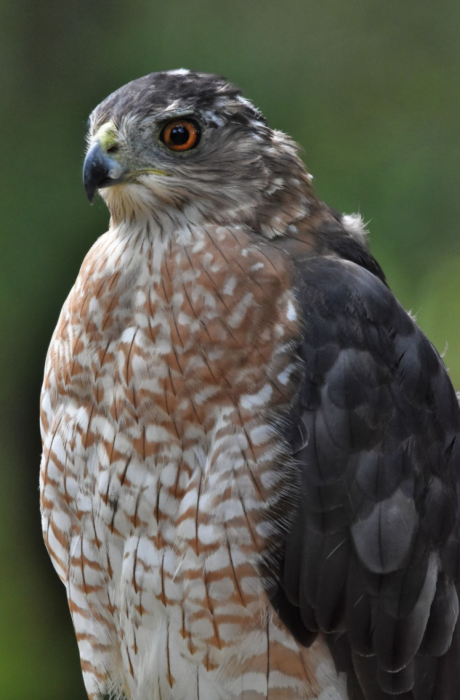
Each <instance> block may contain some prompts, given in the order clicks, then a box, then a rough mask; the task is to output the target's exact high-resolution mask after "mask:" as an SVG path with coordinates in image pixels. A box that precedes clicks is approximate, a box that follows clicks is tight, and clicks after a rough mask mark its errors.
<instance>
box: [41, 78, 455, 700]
mask: <svg viewBox="0 0 460 700" xmlns="http://www.w3.org/2000/svg"><path fill="white" fill-rule="evenodd" d="M84 182H85V187H86V191H87V194H88V196H89V198H90V199H91V200H92V198H93V196H94V194H95V192H96V190H98V189H99V190H100V194H101V196H102V197H103V199H104V200H105V202H106V203H107V206H108V208H109V210H110V214H111V219H110V228H109V231H108V232H107V233H106V234H105V235H104V236H102V237H101V238H100V239H99V240H98V241H97V242H96V243H95V245H94V246H93V248H92V249H91V250H90V252H89V253H88V255H87V257H86V259H85V261H84V262H83V266H82V268H81V271H80V274H79V275H78V278H77V281H76V283H75V285H74V287H73V289H72V291H71V293H70V295H69V297H68V299H67V301H66V303H65V305H64V307H63V310H62V313H61V316H60V319H59V322H58V325H57V328H56V331H55V333H54V336H53V339H52V342H51V346H50V350H49V353H48V358H47V362H46V370H45V380H44V385H43V393H42V413H41V418H42V434H43V445H44V452H43V460H42V466H41V504H42V513H43V530H44V536H45V540H46V544H47V547H48V550H49V552H50V555H51V557H52V560H53V563H54V566H55V567H56V569H57V571H58V573H59V575H60V577H61V579H62V581H63V582H64V584H65V586H66V589H67V595H68V599H69V605H70V610H71V613H72V619H73V624H74V626H75V631H76V634H77V639H78V645H79V650H80V656H81V663H82V668H83V674H84V680H85V684H86V689H87V692H88V695H89V697H90V698H91V699H92V700H96V699H99V698H102V697H103V696H104V694H110V693H113V697H117V698H118V697H126V698H128V699H130V700H200V699H201V700H220V699H226V700H231V699H235V700H243V699H244V700H261V699H262V698H265V699H266V700H268V699H269V700H296V699H300V698H304V699H305V698H309V699H312V698H316V699H321V700H334V699H335V700H337V699H339V698H341V699H344V698H353V699H354V700H363V699H364V698H365V699H366V700H384V699H385V698H390V697H394V696H396V697H397V698H399V699H400V700H454V699H456V700H458V697H459V696H460V682H459V681H460V648H459V641H460V624H458V623H457V618H458V610H459V604H458V597H457V587H458V581H459V567H460V556H459V553H460V550H459V540H458V527H459V523H458V503H457V501H458V497H457V489H458V483H459V476H458V474H459V468H460V454H459V450H460V441H459V440H458V439H457V438H458V434H459V428H460V417H459V407H458V403H457V400H456V396H455V392H454V390H453V388H452V386H451V383H450V381H449V378H448V376H447V374H446V370H445V368H444V366H443V363H442V361H441V359H440V357H439V355H438V354H437V352H436V351H435V350H434V348H433V347H432V345H431V344H430V343H429V341H428V340H427V339H426V338H425V336H424V335H423V334H422V333H421V331H420V330H419V329H418V328H417V326H416V325H415V323H414V322H413V320H412V319H411V318H410V317H409V316H408V315H407V314H406V313H405V311H404V310H403V309H402V308H401V306H400V305H399V304H398V302H397V301H396V299H395V298H394V296H393V295H392V293H391V291H390V290H389V288H388V286H387V285H386V282H385V277H384V275H383V273H382V270H381V268H380V267H379V265H378V263H377V262H376V261H375V260H374V259H373V258H372V256H371V255H370V253H369V252H368V250H367V247H366V242H365V233H364V231H363V227H362V224H361V221H360V219H359V217H356V216H354V217H353V216H342V215H341V214H338V213H336V212H335V211H333V210H332V209H330V208H329V207H328V206H326V205H325V204H323V203H322V202H321V201H319V200H318V199H317V197H316V196H315V193H314V191H313V189H312V185H311V178H310V176H309V175H308V173H307V172H306V170H305V167H304V165H303V163H302V161H301V160H300V159H299V157H298V155H297V148H296V146H295V145H294V143H293V142H292V141H291V140H290V139H289V138H288V137H287V136H285V135H284V134H282V133H280V132H278V131H273V130H272V129H271V128H270V127H269V126H268V125H267V123H266V121H265V119H264V118H263V116H262V115H261V114H260V112H259V111H258V110H257V109H255V107H254V106H253V105H252V104H251V103H250V102H248V101H247V100H246V99H244V98H243V97H241V94H240V92H239V90H238V89H237V88H235V87H234V86H232V85H230V84H229V83H227V81H226V80H224V79H223V78H220V77H217V76H213V75H205V74H201V73H193V72H189V71H185V70H179V71H171V72H166V73H154V74H151V75H148V76H146V77H144V78H140V79H139V80H135V81H134V82H132V83H129V84H128V85H126V86H124V87H122V88H121V89H119V90H117V91H116V92H115V93H113V94H112V95H110V96H109V97H108V98H107V99H106V100H104V101H103V102H102V103H101V104H100V105H99V106H98V107H97V108H96V109H95V111H94V112H93V114H92V115H91V125H90V133H89V148H88V153H87V156H86V160H85V165H84Z"/></svg>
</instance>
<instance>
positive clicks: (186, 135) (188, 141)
mask: <svg viewBox="0 0 460 700" xmlns="http://www.w3.org/2000/svg"><path fill="white" fill-rule="evenodd" d="M160 138H161V140H162V141H163V143H164V144H165V146H167V147H168V148H170V149H171V150H172V151H189V150H190V149H191V148H195V146H197V145H198V142H199V140H200V127H199V126H198V124H197V123H196V122H191V121H189V120H188V119H174V121H172V122H169V124H166V126H165V127H164V128H163V131H162V132H161V135H160Z"/></svg>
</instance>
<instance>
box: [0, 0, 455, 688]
mask: <svg viewBox="0 0 460 700" xmlns="http://www.w3.org/2000/svg"><path fill="white" fill-rule="evenodd" d="M459 27H460V4H459V3H458V2H455V1H454V0H438V2H436V3H435V4H434V3H433V2H432V0H404V2H401V1H400V0H387V1H386V2H382V1H381V0H346V1H345V2H344V0H322V1H321V2H320V1H318V0H264V1H263V2H262V1H261V0H231V2H223V1H219V0H168V1H167V2H161V3H160V2H158V0H132V1H131V2H126V0H110V1H109V0H78V2H76V1H73V2H70V0H41V1H39V2H37V0H15V2H14V3H13V2H7V0H0V90H1V93H0V94H1V104H2V107H1V114H0V133H1V151H0V153H1V156H2V160H1V168H0V201H1V216H0V243H1V258H0V259H1V263H2V271H1V275H0V304H1V306H0V313H1V343H0V353H1V368H2V376H1V384H0V387H1V405H0V408H1V412H2V415H1V421H0V441H1V452H0V454H1V460H2V467H1V469H0V480H1V481H0V555H1V559H0V561H1V570H0V697H1V698H5V699H6V698H8V700H31V698H33V699H34V700H58V699H59V700H62V699H63V698H65V700H83V698H84V697H85V694H84V690H83V684H82V681H81V678H80V670H79V664H78V656H77V649H76V644H75V641H74V638H73V632H72V628H71V622H70V616H69V614H68V610H67V605H66V601H65V595H64V589H63V587H62V585H61V584H60V583H59V581H58V579H57V577H56V576H55V574H54V571H53V570H52V568H51V565H50V563H49V561H48V558H47V555H46V553H45V550H44V547H43V544H42V540H41V532H40V523H39V512H38V492H37V484H38V466H39V460H40V440H39V432H38V395H39V390H40V384H41V379H42V372H43V363H44V358H45V353H46V349H47V345H48V342H49V338H50V336H51V333H52V331H53V328H54V325H55V323H56V320H57V317H58V314H59V310H60V308H61V305H62V303H63V301H64V299H65V296H66V294H67V293H68V290H69V289H70V287H71V285H72V284H73V281H74V279H75V276H76V274H77V272H78V269H79V266H80V263H81V261H82V258H83V256H84V254H85V252H86V251H87V249H88V248H89V247H90V246H91V244H92V243H93V241H94V240H95V239H96V237H97V236H98V235H100V234H101V233H102V232H103V231H104V230H105V228H106V226H107V220H108V217H107V212H106V210H105V208H104V206H103V204H102V202H101V201H100V200H98V201H97V202H96V204H95V206H94V207H93V208H91V207H89V205H88V202H87V201H86V199H85V196H84V192H83V189H82V186H81V182H80V171H81V165H82V157H83V148H84V132H85V123H86V118H87V115H88V113H89V112H90V111H91V109H92V108H93V107H94V106H95V105H96V104H97V103H98V102H99V101H100V100H101V99H102V98H103V97H105V96H106V95H107V94H108V93H109V92H111V91H112V90H114V89H115V88H117V87H119V86H120V85H122V84H123V83H124V82H126V81H128V80H131V79H133V78H136V77H139V76H140V75H143V74H145V73H149V72H151V71H154V70H161V69H168V68H178V67H188V68H194V69H198V70H204V71H210V72H216V73H221V74H223V75H226V76H227V77H228V78H229V79H230V80H232V81H233V82H236V83H238V84H239V85H241V86H242V87H243V88H244V91H245V94H246V95H247V96H248V97H250V98H252V99H253V100H254V101H255V103H256V104H257V105H258V106H259V107H260V108H261V109H262V111H263V112H264V113H265V114H266V116H267V117H268V119H269V121H270V123H271V124H272V125H273V126H275V127H277V128H279V129H282V130H284V131H287V132H289V133H290V134H291V135H292V136H293V137H294V138H295V139H296V140H297V141H299V142H300V143H302V145H303V147H304V149H305V159H306V162H307V163H308V166H309V169H310V171H311V172H312V173H313V174H314V176H315V183H316V186H317V189H318V191H319V193H320V195H321V196H322V197H323V198H324V199H325V200H326V201H327V202H328V203H329V204H331V205H333V206H335V207H336V208H338V209H341V210H343V211H345V212H353V211H360V212H361V213H362V215H363V216H364V218H365V220H366V221H370V224H369V227H370V230H371V243H372V250H373V252H374V254H375V255H376V256H377V258H378V259H379V261H380V262H381V263H382V265H383V267H384V269H385V270H386V272H387V275H388V278H389V282H390V284H391V286H392V288H393V290H394V291H395V292H396V294H397V295H398V297H399V298H400V299H401V301H402V302H403V304H404V305H405V307H406V308H408V309H411V310H412V311H413V312H415V313H416V314H417V318H418V321H419V323H420V324H421V326H422V328H423V329H424V330H425V332H426V333H427V334H428V335H429V337H430V338H431V339H432V341H433V342H434V344H435V345H436V346H437V347H438V349H439V350H440V351H445V350H446V348H447V350H446V352H445V361H446V363H447V365H448V366H449V368H450V371H451V376H452V379H453V380H454V383H456V385H457V386H458V387H460V295H459V291H460V282H459V274H460V240H459V218H460V196H459V193H458V188H459V184H460V140H459V112H460V81H459V75H460V40H459V39H460V37H459V32H460V29H459ZM447 344H448V345H447Z"/></svg>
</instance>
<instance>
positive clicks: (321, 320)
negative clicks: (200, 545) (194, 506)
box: [273, 257, 460, 700]
mask: <svg viewBox="0 0 460 700" xmlns="http://www.w3.org/2000/svg"><path fill="white" fill-rule="evenodd" d="M299 278H300V281H299V288H298V290H299V292H298V293H299V300H300V305H301V307H302V310H303V315H304V334H303V343H302V346H301V348H300V349H299V354H300V357H301V360H302V362H303V365H304V372H303V382H302V386H301V389H300V392H299V399H298V402H297V405H296V406H295V408H294V409H293V423H294V428H295V430H297V432H298V433H299V432H300V433H301V434H302V435H304V436H305V439H303V440H301V441H300V442H301V446H300V448H299V449H298V450H297V451H296V452H295V459H296V461H297V463H298V465H299V470H300V479H301V495H300V502H299V504H298V508H297V514H296V517H295V520H294V522H293V524H292V527H291V528H290V531H289V534H288V536H287V539H286V543H285V550H284V556H283V564H282V572H281V576H280V581H281V583H280V586H279V588H278V591H277V593H276V594H275V595H274V597H273V603H274V605H275V607H276V608H277V609H278V611H279V614H280V616H281V617H282V619H283V621H284V622H285V624H287V626H288V627H290V629H291V630H292V632H293V634H295V635H296V636H297V638H298V639H299V641H302V642H303V643H306V642H308V641H309V640H311V639H312V638H314V636H315V634H316V633H317V632H318V631H320V632H323V633H326V634H327V637H328V640H329V642H330V645H331V649H332V651H333V653H334V654H335V656H336V657H337V659H338V661H337V664H338V666H339V668H340V667H342V668H343V670H347V671H348V675H349V682H350V691H349V692H350V694H351V695H350V697H352V698H357V699H358V698H361V697H364V698H366V699H367V700H377V699H378V700H383V699H384V698H389V697H391V696H394V695H398V696H399V697H400V698H401V700H440V699H441V698H442V699H443V700H453V698H454V696H455V697H457V696H458V685H457V684H456V683H455V682H453V681H452V677H454V678H455V677H457V674H458V671H457V669H458V665H459V662H460V657H459V656H458V645H459V640H458V637H459V631H458V629H459V626H460V625H457V619H458V609H459V603H458V596H457V584H458V581H459V560H460V557H459V542H458V506H457V490H458V483H459V479H458V475H459V465H460V454H459V440H458V439H457V437H458V434H459V427H460V421H459V407H458V402H457V398H456V395H455V392H454V390H453V388H452V385H451V383H450V380H449V378H448V375H447V372H446V370H445V368H444V365H443V363H442V361H441V359H440V357H439V355H438V353H437V352H436V350H435V349H434V348H433V346H432V345H431V344H430V342H429V341H428V340H427V339H426V337H425V336H424V335H423V333H422V332H421V331H420V330H419V329H418V327H417V326H416V325H415V323H414V322H413V320H412V319H411V318H410V317H409V315H408V314H407V313H406V312H405V311H404V310H403V308H402V307H401V306H400V305H399V303H398V302H397V301H396V299H395V298H394V296H393V295H392V293H391V292H390V291H389V289H388V288H387V287H386V286H385V285H384V284H383V283H382V282H381V281H380V280H379V279H377V278H376V277H375V276H374V275H373V274H372V273H370V272H368V271H367V270H365V269H363V268H360V267H359V266H358V265H355V264H354V263H350V262H348V261H343V260H337V259H332V258H320V257H317V258H311V259H310V260H307V261H306V262H305V261H304V262H303V264H302V270H301V272H300V273H299ZM299 613H300V618H301V620H302V623H303V625H302V626H299V623H298V620H297V621H296V622H294V620H295V618H296V616H297V618H298V617H299ZM299 627H303V630H302V631H299ZM296 628H297V631H296ZM302 635H303V636H304V639H301V636H302ZM453 637H454V641H452V640H453ZM453 674H455V675H454V676H453ZM423 678H425V679H426V682H425V681H423ZM356 680H357V681H358V685H359V686H360V687H361V689H362V693H363V695H360V693H361V691H359V690H357V687H358V686H356V685H354V684H356ZM353 688H355V689H354V690H353ZM453 688H455V691H454V690H453Z"/></svg>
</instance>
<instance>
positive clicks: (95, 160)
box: [83, 141, 129, 204]
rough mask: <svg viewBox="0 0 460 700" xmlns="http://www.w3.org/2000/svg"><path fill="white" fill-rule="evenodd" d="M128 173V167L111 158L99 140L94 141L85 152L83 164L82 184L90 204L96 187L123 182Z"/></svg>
mask: <svg viewBox="0 0 460 700" xmlns="http://www.w3.org/2000/svg"><path fill="white" fill-rule="evenodd" d="M128 173H129V169H128V168H127V167H125V166H124V165H123V164H122V163H119V162H118V161H117V160H115V159H114V158H111V157H110V156H109V155H108V154H107V153H106V152H105V151H104V150H103V148H102V146H101V144H100V143H99V141H96V142H95V143H94V144H93V145H92V146H91V148H90V149H89V151H88V153H87V154H86V158H85V162H84V164H83V184H84V186H85V190H86V196H87V197H88V199H89V201H90V202H91V204H92V203H93V200H94V195H95V194H96V190H97V189H99V188H102V187H111V186H112V185H117V184H119V183H120V182H123V181H124V179H125V177H126V175H127V174H128Z"/></svg>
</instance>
